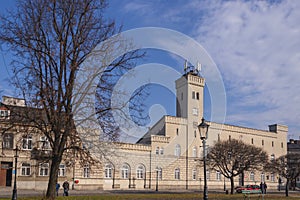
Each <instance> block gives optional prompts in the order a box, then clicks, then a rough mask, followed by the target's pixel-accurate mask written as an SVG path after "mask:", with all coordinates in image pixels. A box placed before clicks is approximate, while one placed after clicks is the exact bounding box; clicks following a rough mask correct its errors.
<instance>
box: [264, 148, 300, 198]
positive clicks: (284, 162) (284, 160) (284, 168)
mask: <svg viewBox="0 0 300 200" xmlns="http://www.w3.org/2000/svg"><path fill="white" fill-rule="evenodd" d="M265 169H266V170H267V171H270V172H273V173H274V172H275V173H278V174H279V175H280V176H281V177H284V178H286V183H285V195H286V196H289V186H290V183H291V182H293V181H294V180H296V178H297V177H299V176H300V156H299V154H297V153H289V154H286V155H283V156H280V157H279V158H277V159H275V160H271V161H270V162H269V163H268V164H267V165H266V166H265ZM279 187H280V186H279Z"/></svg>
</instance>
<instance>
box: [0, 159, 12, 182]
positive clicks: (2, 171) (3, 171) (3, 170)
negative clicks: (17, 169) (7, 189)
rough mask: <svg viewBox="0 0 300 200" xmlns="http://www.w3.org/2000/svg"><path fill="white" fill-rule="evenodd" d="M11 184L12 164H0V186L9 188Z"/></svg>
mask: <svg viewBox="0 0 300 200" xmlns="http://www.w3.org/2000/svg"><path fill="white" fill-rule="evenodd" d="M11 182H12V162H1V166H0V186H11Z"/></svg>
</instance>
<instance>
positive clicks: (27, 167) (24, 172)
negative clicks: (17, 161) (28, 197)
mask: <svg viewBox="0 0 300 200" xmlns="http://www.w3.org/2000/svg"><path fill="white" fill-rule="evenodd" d="M21 175H22V176H30V164H29V163H22V167H21Z"/></svg>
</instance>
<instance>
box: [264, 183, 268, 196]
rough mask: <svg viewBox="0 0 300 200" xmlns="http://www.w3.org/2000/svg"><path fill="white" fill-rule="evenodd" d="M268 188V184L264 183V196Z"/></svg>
mask: <svg viewBox="0 0 300 200" xmlns="http://www.w3.org/2000/svg"><path fill="white" fill-rule="evenodd" d="M267 188H268V186H267V184H266V182H264V194H267Z"/></svg>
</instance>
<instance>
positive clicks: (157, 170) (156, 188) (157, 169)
mask: <svg viewBox="0 0 300 200" xmlns="http://www.w3.org/2000/svg"><path fill="white" fill-rule="evenodd" d="M158 173H159V168H158V167H156V186H155V191H158Z"/></svg>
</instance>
